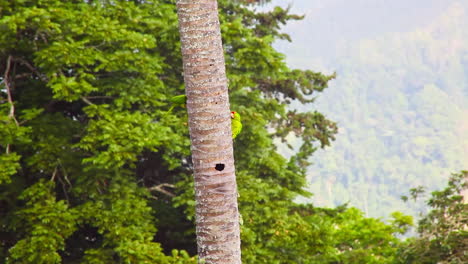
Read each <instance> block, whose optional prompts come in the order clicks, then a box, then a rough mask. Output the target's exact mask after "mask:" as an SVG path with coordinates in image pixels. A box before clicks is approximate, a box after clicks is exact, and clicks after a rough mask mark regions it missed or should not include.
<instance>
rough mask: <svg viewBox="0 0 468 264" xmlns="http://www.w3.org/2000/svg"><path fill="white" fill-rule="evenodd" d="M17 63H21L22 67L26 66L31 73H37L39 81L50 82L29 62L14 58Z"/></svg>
mask: <svg viewBox="0 0 468 264" xmlns="http://www.w3.org/2000/svg"><path fill="white" fill-rule="evenodd" d="M14 60H15V61H17V62H19V63H21V64H22V65H24V66H26V68H28V69H29V70H30V71H31V72H33V73H35V74H36V75H37V77H39V79H41V81H43V82H48V79H47V77H46V76H44V75H43V74H41V73H40V72H39V71H38V70H37V69H36V68H35V67H34V66H32V65H31V64H30V63H29V62H28V61H27V60H25V59H23V58H14Z"/></svg>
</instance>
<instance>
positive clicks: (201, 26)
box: [177, 0, 241, 264]
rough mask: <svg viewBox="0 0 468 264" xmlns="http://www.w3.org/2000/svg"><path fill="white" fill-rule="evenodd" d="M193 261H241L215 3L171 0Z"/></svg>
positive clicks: (219, 34) (233, 171)
mask: <svg viewBox="0 0 468 264" xmlns="http://www.w3.org/2000/svg"><path fill="white" fill-rule="evenodd" d="M177 13H178V17H179V31H180V38H181V44H182V59H183V66H184V81H185V87H186V94H187V111H188V119H189V130H190V138H191V143H192V147H191V150H192V161H193V165H194V179H195V199H196V232H197V245H198V255H199V259H200V261H199V263H206V264H211V263H233V264H234V263H235V264H238V263H241V257H240V255H241V254H240V232H239V212H238V208H237V186H236V176H235V169H234V155H233V147H232V138H231V119H230V109H229V98H228V89H227V79H226V72H225V64H224V55H223V48H222V43H221V32H220V27H219V20H218V4H217V1H216V0H177Z"/></svg>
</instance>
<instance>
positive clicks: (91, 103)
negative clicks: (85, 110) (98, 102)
mask: <svg viewBox="0 0 468 264" xmlns="http://www.w3.org/2000/svg"><path fill="white" fill-rule="evenodd" d="M81 100H83V102H85V103H86V104H87V105H93V102H91V101H90V100H88V99H86V97H83V96H82V97H81Z"/></svg>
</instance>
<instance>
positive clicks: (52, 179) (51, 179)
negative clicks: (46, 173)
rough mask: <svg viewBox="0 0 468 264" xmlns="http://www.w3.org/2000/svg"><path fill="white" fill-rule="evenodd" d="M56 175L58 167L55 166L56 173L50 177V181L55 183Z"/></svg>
mask: <svg viewBox="0 0 468 264" xmlns="http://www.w3.org/2000/svg"><path fill="white" fill-rule="evenodd" d="M56 175H57V166H55V168H54V172H52V177H50V181H54V180H55V176H56Z"/></svg>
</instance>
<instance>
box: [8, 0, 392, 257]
mask: <svg viewBox="0 0 468 264" xmlns="http://www.w3.org/2000/svg"><path fill="white" fill-rule="evenodd" d="M219 2H220V8H221V9H220V10H221V13H220V14H221V29H222V35H223V41H224V45H225V50H226V61H227V73H228V78H229V80H230V86H229V89H230V101H231V105H232V108H233V109H236V111H237V112H239V113H240V114H241V115H242V120H243V129H242V133H241V134H239V136H238V137H237V138H236V141H235V158H236V168H237V176H238V185H239V193H240V197H239V208H240V210H241V213H242V216H243V220H244V224H243V226H242V239H243V243H242V246H243V258H244V262H246V263H326V262H329V263H337V261H344V262H348V263H353V262H354V263H360V261H363V260H368V259H371V260H372V259H379V260H382V259H383V260H386V259H389V258H390V256H389V255H390V253H389V252H393V248H394V243H396V242H395V238H394V237H393V236H392V234H393V233H395V232H400V230H401V229H398V228H397V227H396V226H395V227H394V225H386V224H384V223H382V222H381V221H379V220H376V219H367V218H365V217H363V216H362V214H361V213H359V212H358V211H356V210H355V209H345V208H339V209H320V208H315V207H313V206H311V205H307V206H302V205H298V204H296V203H295V202H294V199H295V198H296V197H297V196H298V195H303V196H310V193H308V192H306V191H305V190H304V188H305V186H306V179H305V169H306V167H307V165H308V158H309V157H310V155H312V153H313V152H314V151H315V150H316V149H317V148H319V147H325V146H328V145H329V144H330V142H331V140H333V138H334V134H335V133H336V130H337V128H336V125H335V124H334V123H333V122H331V121H329V120H327V119H326V118H325V116H324V115H322V114H320V113H318V112H313V113H312V112H305V113H299V112H295V111H288V110H287V108H286V107H287V104H289V103H290V102H292V101H294V100H297V101H300V102H303V103H310V102H312V98H311V96H312V94H313V93H314V92H320V91H322V90H323V89H325V88H326V86H327V82H328V81H329V80H331V79H333V78H334V77H335V76H334V75H331V76H326V75H322V74H320V73H316V72H311V71H301V70H293V69H289V68H288V67H287V66H286V63H285V62H284V56H283V55H282V54H280V53H278V52H277V51H275V50H274V49H273V48H272V47H271V44H272V43H273V41H274V40H275V39H282V38H283V39H284V38H286V39H287V36H286V35H284V34H282V33H280V32H279V28H280V26H281V25H282V24H284V23H285V22H286V21H288V20H291V19H299V18H300V17H298V16H294V15H290V14H289V12H288V10H284V9H281V8H276V9H274V10H273V11H271V12H265V13H261V12H256V11H254V10H252V9H251V8H247V7H245V6H244V5H243V4H242V2H245V1H219ZM247 2H258V1H247ZM9 59H11V61H10V62H11V63H12V65H13V66H12V67H11V68H10V69H9V70H8V69H7V68H6V67H5V63H4V62H6V61H7V60H9ZM0 61H1V64H0V72H2V73H3V72H4V73H5V75H4V76H3V77H0V78H1V81H2V84H1V85H2V86H0V96H1V97H0V100H1V102H2V108H1V109H0V110H1V111H0V135H1V137H0V147H1V148H2V149H3V150H7V151H5V153H6V154H1V155H0V161H1V162H2V163H1V167H0V168H1V169H0V181H1V182H0V184H1V185H0V190H1V192H0V204H1V205H2V206H1V207H0V214H1V215H2V217H1V218H0V227H1V228H2V230H1V239H0V247H1V253H0V257H2V258H3V259H6V260H7V261H8V262H9V263H60V262H62V263H78V262H80V263H106V264H108V263H177V264H183V263H194V262H195V261H196V258H195V257H194V255H195V254H196V242H195V239H194V238H195V235H194V234H195V232H194V219H193V217H194V203H195V202H194V194H193V181H192V178H191V159H190V146H189V137H188V130H187V125H186V114H185V112H184V111H181V110H182V109H174V110H175V111H168V109H169V108H170V106H171V102H170V99H169V98H171V97H172V96H174V95H177V94H181V93H183V79H182V75H181V72H182V63H181V58H180V44H179V42H178V29H177V16H176V12H175V5H174V1H162V0H161V1H54V0H50V1H33V0H31V1H6V2H5V1H3V2H0ZM6 82H8V83H6ZM8 89H9V90H8ZM8 92H11V93H12V100H13V105H12V104H10V103H9V102H8V99H6V98H7V93H8ZM4 98H5V99H4ZM12 106H14V107H15V110H16V111H15V113H19V114H16V116H11V115H10V114H9V113H10V110H11V107H12ZM15 118H16V120H18V122H16V121H15ZM269 131H275V132H274V133H270V132H269ZM291 134H293V135H295V136H296V137H298V138H299V139H301V140H302V142H303V143H302V146H300V147H299V149H298V151H297V152H296V153H295V154H294V155H292V156H291V157H290V158H286V157H284V156H282V155H280V154H279V153H278V151H277V148H276V146H275V144H274V143H273V142H274V141H273V140H274V139H279V140H285V138H286V137H287V136H288V135H291ZM348 219H351V220H352V221H351V220H350V221H351V222H348ZM399 224H401V223H400V222H399ZM337 227H339V228H341V229H342V230H341V231H339V232H338V231H337V229H336V228H337ZM399 227H400V226H399ZM356 228H361V229H362V230H363V232H364V231H365V233H360V231H359V230H358V231H356ZM372 229H376V232H373V231H371V230H372ZM355 240H360V241H361V240H362V242H361V243H357V242H352V241H355ZM377 240H381V241H383V242H379V243H377V244H372V243H374V242H375V241H377ZM350 241H351V242H350ZM347 243H348V244H349V243H354V244H352V247H351V248H349V247H346V245H348V244H347ZM371 244H372V246H371ZM339 248H346V250H345V251H341V250H339ZM367 248H372V254H374V255H375V256H372V257H369V256H364V255H363V253H362V252H364V250H366V249H367Z"/></svg>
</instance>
